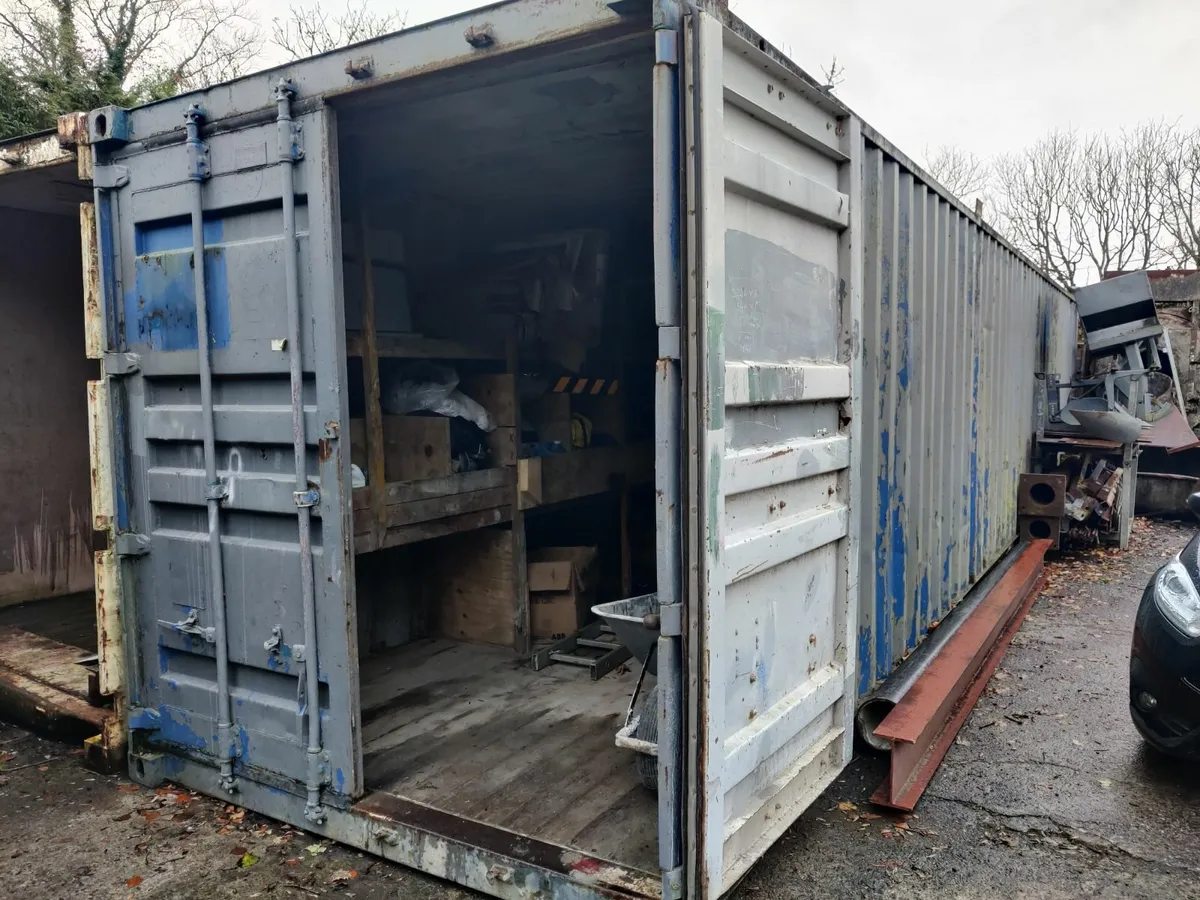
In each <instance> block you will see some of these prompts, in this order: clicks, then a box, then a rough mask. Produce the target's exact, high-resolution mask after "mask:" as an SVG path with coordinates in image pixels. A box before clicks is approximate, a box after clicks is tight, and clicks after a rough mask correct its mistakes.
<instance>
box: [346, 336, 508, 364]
mask: <svg viewBox="0 0 1200 900" xmlns="http://www.w3.org/2000/svg"><path fill="white" fill-rule="evenodd" d="M375 350H376V353H377V354H378V355H379V356H380V357H383V358H389V359H486V360H496V361H502V360H503V359H504V348H503V347H501V346H495V347H484V346H475V345H470V344H462V343H459V342H458V341H448V340H442V339H441V338H428V337H421V336H418V335H411V334H387V333H386V332H385V333H382V334H378V335H376V337H375ZM346 354H347V355H348V356H362V355H363V341H362V334H361V333H360V332H357V331H348V332H346Z"/></svg>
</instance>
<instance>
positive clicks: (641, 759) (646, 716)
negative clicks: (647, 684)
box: [633, 684, 658, 791]
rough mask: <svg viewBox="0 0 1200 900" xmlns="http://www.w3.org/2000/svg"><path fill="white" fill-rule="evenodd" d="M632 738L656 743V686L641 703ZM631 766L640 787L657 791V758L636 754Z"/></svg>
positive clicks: (645, 754)
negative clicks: (640, 784)
mask: <svg viewBox="0 0 1200 900" xmlns="http://www.w3.org/2000/svg"><path fill="white" fill-rule="evenodd" d="M633 736H634V737H635V738H637V739H638V740H640V741H649V742H650V743H652V744H657V743H658V685H657V684H656V685H655V686H654V687H652V688H651V689H650V691H649V692H648V693H647V694H646V700H645V702H643V703H642V709H641V712H639V713H638V723H637V728H635V729H634V730H633ZM633 764H634V766H635V767H636V769H637V774H638V781H640V782H641V783H642V787H644V788H647V789H648V790H651V791H657V790H658V757H657V756H651V755H650V754H648V753H638V754H635V755H634V758H633Z"/></svg>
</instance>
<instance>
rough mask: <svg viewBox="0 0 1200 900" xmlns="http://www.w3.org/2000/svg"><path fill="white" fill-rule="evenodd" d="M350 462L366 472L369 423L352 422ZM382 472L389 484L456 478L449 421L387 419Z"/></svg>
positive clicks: (425, 417) (391, 417)
mask: <svg viewBox="0 0 1200 900" xmlns="http://www.w3.org/2000/svg"><path fill="white" fill-rule="evenodd" d="M350 460H351V462H353V463H354V464H355V465H357V466H358V467H359V468H360V469H362V470H363V474H365V475H366V476H367V477H368V478H369V477H370V472H368V471H367V423H366V420H365V419H351V420H350ZM383 470H384V478H385V479H386V480H388V481H423V480H425V479H426V478H441V477H443V476H445V475H451V474H453V468H452V466H451V458H450V420H449V419H447V418H445V417H444V416H384V417H383Z"/></svg>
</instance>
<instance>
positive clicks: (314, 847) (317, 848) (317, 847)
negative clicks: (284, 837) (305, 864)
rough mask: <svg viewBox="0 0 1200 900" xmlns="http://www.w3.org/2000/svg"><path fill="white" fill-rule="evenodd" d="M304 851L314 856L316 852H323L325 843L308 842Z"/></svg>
mask: <svg viewBox="0 0 1200 900" xmlns="http://www.w3.org/2000/svg"><path fill="white" fill-rule="evenodd" d="M304 852H305V853H307V854H308V855H309V856H316V855H317V854H318V853H324V852H325V845H324V844H309V845H308V846H307V847H305V848H304Z"/></svg>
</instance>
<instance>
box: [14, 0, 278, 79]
mask: <svg viewBox="0 0 1200 900" xmlns="http://www.w3.org/2000/svg"><path fill="white" fill-rule="evenodd" d="M0 46H4V47H6V48H7V50H8V52H9V54H11V58H13V59H15V60H16V68H17V69H18V71H20V72H21V73H22V75H23V76H25V77H26V78H28V79H30V80H31V81H34V82H37V83H41V84H45V85H51V86H53V85H60V86H66V87H69V86H70V85H71V84H72V83H73V82H85V83H86V85H87V86H88V88H89V89H91V90H92V91H94V92H96V93H98V94H100V95H103V96H104V98H105V100H106V102H138V101H141V100H147V99H154V98H156V97H161V96H164V95H167V94H170V93H174V92H175V91H178V90H179V89H181V88H192V87H199V86H203V85H206V84H211V83H212V82H214V81H216V80H220V79H225V78H230V77H234V76H236V75H240V74H242V73H243V72H244V71H246V70H247V68H248V67H249V65H250V63H251V62H252V60H253V59H254V58H255V57H256V56H257V55H258V53H259V51H260V50H261V48H262V40H261V35H260V30H259V27H258V23H257V21H256V19H255V17H254V14H253V12H252V11H251V9H250V0H0Z"/></svg>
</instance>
